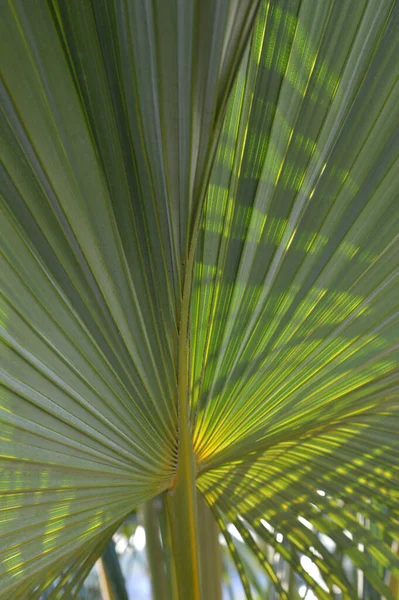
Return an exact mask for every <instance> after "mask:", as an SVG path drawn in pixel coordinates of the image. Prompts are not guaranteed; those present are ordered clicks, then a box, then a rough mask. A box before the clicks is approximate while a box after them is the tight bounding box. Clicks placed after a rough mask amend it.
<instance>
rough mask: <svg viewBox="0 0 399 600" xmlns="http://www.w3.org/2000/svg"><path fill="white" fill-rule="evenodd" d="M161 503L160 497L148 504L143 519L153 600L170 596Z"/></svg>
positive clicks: (163, 599) (145, 506)
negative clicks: (161, 521) (160, 519)
mask: <svg viewBox="0 0 399 600" xmlns="http://www.w3.org/2000/svg"><path fill="white" fill-rule="evenodd" d="M159 502H161V500H160V498H159V497H156V498H152V499H151V500H149V501H148V502H146V503H145V504H144V508H143V517H144V528H145V535H146V548H147V558H148V567H149V571H150V577H151V590H152V598H153V600H166V599H167V598H169V597H170V596H169V593H168V591H169V590H168V587H169V586H168V582H167V579H166V570H165V560H164V555H163V548H162V544H161V537H160V529H159V507H158V504H159Z"/></svg>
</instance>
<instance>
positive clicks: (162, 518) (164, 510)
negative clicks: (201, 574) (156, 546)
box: [158, 493, 178, 600]
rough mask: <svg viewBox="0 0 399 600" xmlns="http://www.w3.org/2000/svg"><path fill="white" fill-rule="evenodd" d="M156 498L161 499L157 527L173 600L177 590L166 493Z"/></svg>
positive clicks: (169, 593)
mask: <svg viewBox="0 0 399 600" xmlns="http://www.w3.org/2000/svg"><path fill="white" fill-rule="evenodd" d="M158 498H159V499H160V500H161V507H160V511H159V527H160V530H161V538H162V549H163V558H164V561H165V567H166V579H167V585H168V598H171V600H175V598H178V591H177V579H176V569H175V561H174V556H173V546H172V532H171V528H170V522H169V518H168V507H167V494H166V493H163V494H161V496H158Z"/></svg>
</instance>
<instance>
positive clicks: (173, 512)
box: [167, 256, 201, 600]
mask: <svg viewBox="0 0 399 600" xmlns="http://www.w3.org/2000/svg"><path fill="white" fill-rule="evenodd" d="M190 258H191V260H193V256H190ZM191 260H189V262H190V263H191ZM191 267H192V265H191V264H188V265H187V273H186V278H185V282H184V291H183V301H182V308H181V322H180V331H179V355H178V410H179V421H178V456H177V469H176V477H175V484H174V486H173V489H171V490H170V491H169V493H168V497H167V504H168V515H169V519H170V524H171V532H172V547H173V553H174V559H175V566H176V576H177V587H178V593H179V600H187V598H190V600H200V598H201V584H200V570H199V557H198V548H199V544H198V522H197V501H196V496H197V493H196V486H195V458H194V452H193V444H192V436H191V428H190V411H189V339H188V315H189V300H190V291H191V274H192V268H191Z"/></svg>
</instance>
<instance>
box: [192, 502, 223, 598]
mask: <svg viewBox="0 0 399 600" xmlns="http://www.w3.org/2000/svg"><path fill="white" fill-rule="evenodd" d="M197 510H198V522H199V523H200V524H201V526H200V533H199V542H200V565H201V584H202V596H203V598H205V599H206V600H221V598H222V555H221V550H220V544H219V531H220V530H219V527H218V525H217V523H216V521H215V517H214V516H213V513H212V511H211V509H210V508H209V506H208V504H207V503H206V501H205V499H204V497H203V496H202V494H199V493H198V494H197Z"/></svg>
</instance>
